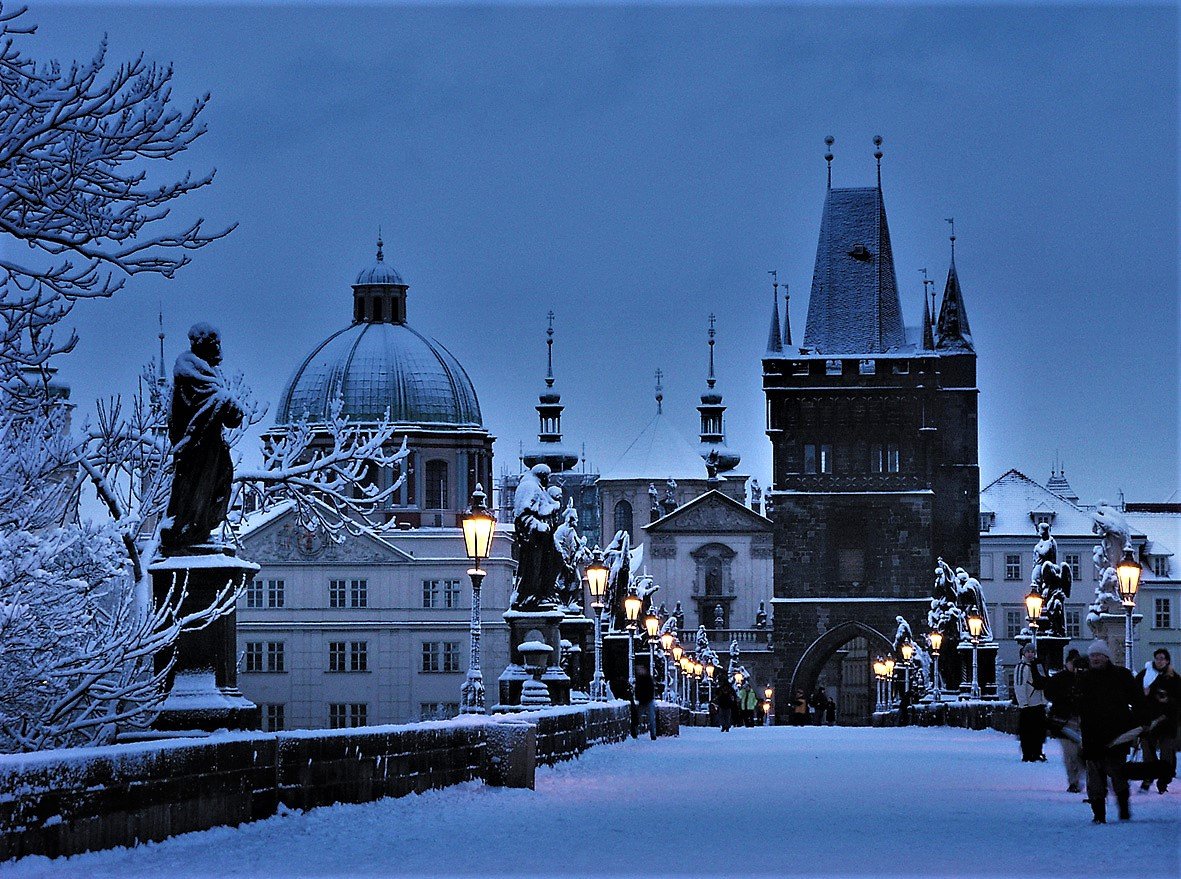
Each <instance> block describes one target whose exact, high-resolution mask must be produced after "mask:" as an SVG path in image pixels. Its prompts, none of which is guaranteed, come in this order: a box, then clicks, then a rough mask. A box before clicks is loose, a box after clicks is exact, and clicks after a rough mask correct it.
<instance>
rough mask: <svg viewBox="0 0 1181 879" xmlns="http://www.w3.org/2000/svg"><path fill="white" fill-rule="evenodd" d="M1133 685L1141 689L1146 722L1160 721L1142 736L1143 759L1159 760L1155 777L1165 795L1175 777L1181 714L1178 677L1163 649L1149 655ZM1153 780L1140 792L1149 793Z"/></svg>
mask: <svg viewBox="0 0 1181 879" xmlns="http://www.w3.org/2000/svg"><path fill="white" fill-rule="evenodd" d="M1136 682H1137V683H1138V684H1139V685H1140V686H1141V688H1143V690H1144V698H1145V701H1146V702H1147V707H1146V709H1145V719H1146V720H1147V721H1148V722H1149V723H1151V722H1153V721H1156V720H1157V719H1158V718H1159V721H1158V722H1157V724H1156V727H1155V728H1154V729H1153V730H1152V731H1151V732H1150V733H1147V734H1145V736H1144V737H1143V739H1142V740H1141V741H1142V744H1143V748H1144V759H1145V760H1152V759H1155V760H1159V761H1160V773H1159V774H1158V775H1157V777H1156V789H1157V792H1158V793H1162V794H1163V793H1167V792H1168V790H1169V782H1170V781H1172V780H1173V778H1174V777H1175V776H1176V775H1177V727H1178V719H1179V718H1178V715H1179V714H1181V675H1178V674H1177V671H1176V669H1174V668H1173V658H1172V657H1171V656H1170V655H1169V651H1168V650H1166V649H1165V648H1163V647H1160V648H1158V649H1157V650H1156V651H1155V652H1153V654H1152V661H1151V662H1149V663H1148V664H1147V665H1145V666H1144V668H1142V669H1141V670H1140V672H1139V673H1138V674H1137V675H1136ZM1151 786H1152V779H1151V778H1148V779H1145V780H1144V782H1143V783H1142V784H1141V785H1140V789H1141V790H1148V789H1149V788H1150V787H1151Z"/></svg>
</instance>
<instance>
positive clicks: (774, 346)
mask: <svg viewBox="0 0 1181 879" xmlns="http://www.w3.org/2000/svg"><path fill="white" fill-rule="evenodd" d="M767 274H768V275H770V276H771V291H772V295H773V296H774V298H773V299H772V300H771V329H770V330H768V331H767V353H768V354H782V353H783V339H782V338H781V337H780V335H779V272H778V271H777V270H775V269H771V270H770V271H769V272H767Z"/></svg>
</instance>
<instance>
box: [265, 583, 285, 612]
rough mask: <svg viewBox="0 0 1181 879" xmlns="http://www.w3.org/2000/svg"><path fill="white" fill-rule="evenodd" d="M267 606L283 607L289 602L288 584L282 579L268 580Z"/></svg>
mask: <svg viewBox="0 0 1181 879" xmlns="http://www.w3.org/2000/svg"><path fill="white" fill-rule="evenodd" d="M266 590H267V607H283V606H285V605H286V603H287V595H286V586H285V584H284V583H283V581H282V580H267V581H266Z"/></svg>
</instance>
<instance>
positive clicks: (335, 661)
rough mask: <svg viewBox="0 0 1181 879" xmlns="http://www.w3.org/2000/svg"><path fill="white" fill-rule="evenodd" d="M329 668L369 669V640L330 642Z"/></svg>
mask: <svg viewBox="0 0 1181 879" xmlns="http://www.w3.org/2000/svg"><path fill="white" fill-rule="evenodd" d="M328 670H329V671H332V672H345V671H369V642H368V641H348V642H345V641H331V642H329V644H328Z"/></svg>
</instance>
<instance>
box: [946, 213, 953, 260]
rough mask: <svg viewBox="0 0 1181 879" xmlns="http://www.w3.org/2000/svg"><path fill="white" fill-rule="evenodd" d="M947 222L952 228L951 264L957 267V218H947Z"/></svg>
mask: <svg viewBox="0 0 1181 879" xmlns="http://www.w3.org/2000/svg"><path fill="white" fill-rule="evenodd" d="M945 222H946V223H948V224H949V225H950V226H951V264H952V265H953V266H954V265H955V217H946V218H945Z"/></svg>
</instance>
